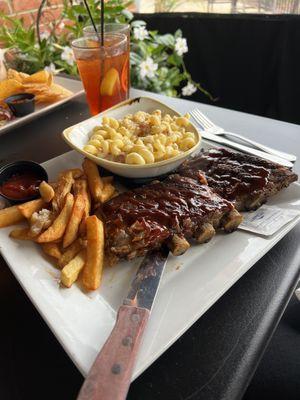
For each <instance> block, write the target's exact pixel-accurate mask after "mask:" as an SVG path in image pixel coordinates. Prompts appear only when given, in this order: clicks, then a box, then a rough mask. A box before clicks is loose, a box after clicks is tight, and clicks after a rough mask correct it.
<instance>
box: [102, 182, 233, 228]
mask: <svg viewBox="0 0 300 400" xmlns="http://www.w3.org/2000/svg"><path fill="white" fill-rule="evenodd" d="M232 209H233V205H232V204H231V203H230V202H228V201H227V200H225V199H222V198H221V197H219V196H218V195H217V194H215V193H213V192H212V191H211V190H210V189H209V188H208V187H207V186H205V185H201V184H199V183H198V182H197V181H196V180H194V179H191V178H188V177H182V176H179V175H172V176H170V177H169V178H167V179H166V180H165V181H163V182H155V183H152V184H150V185H147V186H144V187H141V188H138V189H134V190H132V191H128V192H125V193H122V194H120V195H119V196H117V197H115V198H113V199H112V200H110V201H109V202H107V203H105V204H104V205H103V213H104V214H105V217H106V226H109V225H110V224H113V225H114V226H118V224H119V225H120V226H121V225H124V224H125V225H127V226H131V225H132V224H134V223H135V222H136V221H140V222H141V223H142V224H144V226H143V229H144V230H148V231H149V230H152V231H153V232H154V233H156V234H158V235H161V234H164V233H165V234H167V232H168V231H169V230H171V231H173V232H182V233H186V231H188V229H190V226H191V224H190V223H189V224H187V221H189V222H190V221H191V222H192V225H193V226H195V225H196V226H200V225H201V224H202V223H203V222H205V221H207V220H209V218H211V217H212V215H215V214H217V213H224V212H227V211H230V210H232ZM147 224H148V226H147Z"/></svg>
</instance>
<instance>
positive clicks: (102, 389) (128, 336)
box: [77, 247, 169, 400]
mask: <svg viewBox="0 0 300 400" xmlns="http://www.w3.org/2000/svg"><path fill="white" fill-rule="evenodd" d="M168 253H169V251H168V249H167V248H165V247H162V248H161V249H160V250H156V251H152V252H150V253H148V254H147V255H146V256H145V258H144V259H143V261H142V263H141V265H140V267H139V269H138V271H137V273H136V275H135V278H134V280H133V281H132V283H131V287H130V290H129V293H128V295H127V297H126V298H125V299H124V301H123V305H122V306H121V307H120V308H119V311H118V316H117V321H116V324H115V326H114V328H113V330H112V332H111V334H110V336H109V337H108V339H107V341H106V343H105V344H104V346H103V347H102V349H101V351H100V353H99V354H98V356H97V358H96V360H95V362H94V364H93V366H92V368H91V370H90V371H89V374H88V376H87V377H86V380H85V381H84V383H83V386H82V388H81V390H80V393H79V395H78V398H77V399H78V400H100V399H101V400H123V399H125V398H126V395H127V392H128V389H129V385H130V381H131V376H132V371H133V367H134V362H135V359H136V356H137V354H138V349H139V346H140V343H141V338H142V335H143V333H144V330H145V327H146V323H147V321H148V318H149V316H150V312H151V308H152V305H153V302H154V299H155V296H156V293H157V290H158V287H159V283H160V280H161V276H162V274H163V271H164V268H165V265H166V263H167V258H168Z"/></svg>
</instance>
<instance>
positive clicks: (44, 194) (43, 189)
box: [39, 181, 54, 203]
mask: <svg viewBox="0 0 300 400" xmlns="http://www.w3.org/2000/svg"><path fill="white" fill-rule="evenodd" d="M39 191H40V195H41V198H42V199H43V200H44V201H45V203H50V201H51V200H52V199H53V197H54V189H53V187H52V186H50V185H49V184H48V183H47V182H45V181H43V182H41V183H40V186H39Z"/></svg>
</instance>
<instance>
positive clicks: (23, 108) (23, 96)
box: [4, 93, 35, 117]
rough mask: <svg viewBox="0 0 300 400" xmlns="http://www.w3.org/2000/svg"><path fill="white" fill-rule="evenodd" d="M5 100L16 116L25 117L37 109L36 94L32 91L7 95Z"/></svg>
mask: <svg viewBox="0 0 300 400" xmlns="http://www.w3.org/2000/svg"><path fill="white" fill-rule="evenodd" d="M4 102H5V103H6V104H7V105H8V107H9V108H10V110H11V112H12V113H13V114H14V116H16V117H24V116H25V115H28V114H31V113H33V112H34V109H35V96H34V94H30V93H20V94H15V95H13V96H10V97H7V98H6V99H5V100H4Z"/></svg>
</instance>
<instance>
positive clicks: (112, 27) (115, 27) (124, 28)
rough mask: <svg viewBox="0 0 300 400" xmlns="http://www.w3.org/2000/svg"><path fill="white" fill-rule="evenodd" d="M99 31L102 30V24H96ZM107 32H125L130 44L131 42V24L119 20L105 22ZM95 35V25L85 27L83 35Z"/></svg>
mask: <svg viewBox="0 0 300 400" xmlns="http://www.w3.org/2000/svg"><path fill="white" fill-rule="evenodd" d="M96 28H97V30H98V32H101V26H100V25H97V26H96ZM104 32H105V33H123V34H124V35H126V36H127V39H128V46H129V44H130V25H129V24H121V23H120V24H119V23H117V22H112V23H107V24H104ZM91 35H95V29H94V27H93V25H88V26H85V27H84V28H83V36H91Z"/></svg>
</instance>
